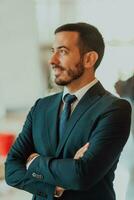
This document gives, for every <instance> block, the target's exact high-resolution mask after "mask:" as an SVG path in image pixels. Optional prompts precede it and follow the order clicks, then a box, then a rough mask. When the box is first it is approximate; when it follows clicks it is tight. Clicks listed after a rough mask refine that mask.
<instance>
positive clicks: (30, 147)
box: [5, 83, 131, 200]
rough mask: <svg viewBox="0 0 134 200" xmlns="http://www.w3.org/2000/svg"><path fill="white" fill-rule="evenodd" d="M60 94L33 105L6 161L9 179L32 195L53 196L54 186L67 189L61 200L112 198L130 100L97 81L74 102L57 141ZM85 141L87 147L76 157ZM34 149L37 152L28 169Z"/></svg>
mask: <svg viewBox="0 0 134 200" xmlns="http://www.w3.org/2000/svg"><path fill="white" fill-rule="evenodd" d="M61 98H62V93H59V94H56V95H52V96H49V97H46V98H44V99H39V100H38V101H37V102H36V103H35V105H34V106H33V107H32V109H31V111H30V112H29V114H28V116H27V119H26V122H25V124H24V127H23V130H22V132H21V133H20V135H19V136H18V138H17V140H16V142H15V144H14V145H13V146H12V148H11V150H10V152H9V155H8V157H7V160H6V163H5V178H6V181H7V183H8V184H9V185H11V186H13V187H16V188H19V189H22V190H25V191H28V192H30V193H32V194H34V196H33V199H34V200H35V199H36V200H45V199H47V200H52V199H54V198H53V193H54V190H55V186H61V187H63V188H65V189H66V191H65V192H64V193H63V195H62V197H61V198H60V200H61V199H63V200H114V199H115V193H114V190H113V180H114V171H115V169H116V166H117V162H118V160H119V156H120V153H121V151H122V149H123V147H124V145H125V143H126V141H127V139H128V136H129V130H130V116H131V107H130V105H129V103H128V102H127V101H126V100H121V99H119V98H117V97H115V96H113V95H111V94H110V93H109V92H107V91H106V90H105V89H104V88H103V87H102V85H101V84H100V83H97V84H96V85H95V86H93V87H92V88H91V89H90V90H89V91H87V93H86V94H85V95H84V97H83V98H82V99H81V100H80V102H79V103H78V105H77V107H76V108H75V110H74V112H73V113H72V115H71V117H70V119H69V121H68V125H67V128H66V131H65V136H64V138H63V139H62V141H60V143H59V144H58V118H59V117H58V116H59V115H58V112H59V108H60V104H61ZM87 142H89V143H90V146H89V149H88V151H86V153H85V154H84V156H83V157H82V158H81V159H79V160H74V159H73V157H74V155H75V153H76V151H77V150H78V149H79V148H81V147H82V146H83V145H84V144H85V143H87ZM33 152H37V153H39V154H40V156H39V157H38V158H36V159H35V160H34V161H33V163H32V164H31V165H30V167H29V169H28V170H26V167H25V165H26V160H27V158H28V157H29V155H30V154H31V153H33Z"/></svg>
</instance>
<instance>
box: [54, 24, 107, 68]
mask: <svg viewBox="0 0 134 200" xmlns="http://www.w3.org/2000/svg"><path fill="white" fill-rule="evenodd" d="M63 31H71V32H78V35H79V38H78V47H79V50H80V53H81V55H83V54H85V53H87V52H89V51H95V52H97V54H98V59H97V61H96V63H95V65H94V71H95V70H96V69H97V67H98V66H99V64H100V62H101V60H102V58H103V55H104V49H105V44H104V40H103V37H102V35H101V33H100V32H99V31H98V29H97V28H96V27H94V26H92V25H90V24H87V23H72V24H65V25H62V26H60V27H58V28H57V29H56V30H55V34H56V33H59V32H63Z"/></svg>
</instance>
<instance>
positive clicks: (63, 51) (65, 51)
mask: <svg viewBox="0 0 134 200" xmlns="http://www.w3.org/2000/svg"><path fill="white" fill-rule="evenodd" d="M59 53H60V55H62V56H64V55H67V54H68V51H67V50H66V49H59Z"/></svg>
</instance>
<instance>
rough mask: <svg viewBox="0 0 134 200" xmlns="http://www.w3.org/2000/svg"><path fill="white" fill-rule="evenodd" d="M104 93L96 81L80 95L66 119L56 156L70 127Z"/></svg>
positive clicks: (69, 132) (66, 137)
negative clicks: (63, 133) (65, 126)
mask: <svg viewBox="0 0 134 200" xmlns="http://www.w3.org/2000/svg"><path fill="white" fill-rule="evenodd" d="M104 93H105V89H104V88H103V87H102V85H101V84H100V82H98V83H97V84H96V85H95V86H93V87H92V88H91V89H89V90H88V91H87V92H86V94H85V95H84V96H83V97H82V99H81V100H80V102H79V103H78V105H77V106H76V108H75V110H74V111H73V113H72V115H71V117H70V119H69V121H68V124H67V129H66V131H65V136H64V137H63V138H62V139H61V141H60V143H59V146H58V148H57V151H56V156H58V155H59V154H60V152H61V150H62V148H63V146H64V144H65V142H66V141H67V139H68V137H69V135H70V134H71V131H72V129H73V128H74V126H75V124H76V123H77V122H78V121H79V119H80V118H81V116H82V115H83V114H84V112H86V111H87V110H88V108H89V107H91V106H92V105H93V104H95V102H96V101H98V100H99V99H100V97H101V96H102V95H103V94H104Z"/></svg>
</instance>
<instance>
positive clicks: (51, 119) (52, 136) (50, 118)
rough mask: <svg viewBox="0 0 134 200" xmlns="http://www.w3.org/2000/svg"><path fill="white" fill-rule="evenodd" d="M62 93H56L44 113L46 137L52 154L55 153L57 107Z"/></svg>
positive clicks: (58, 107)
mask: <svg viewBox="0 0 134 200" xmlns="http://www.w3.org/2000/svg"><path fill="white" fill-rule="evenodd" d="M61 99H62V93H60V94H58V95H57V96H56V97H55V99H54V98H53V99H52V100H51V102H50V104H49V106H50V107H49V108H48V111H47V113H46V119H47V123H46V124H47V130H46V131H47V137H48V141H49V144H50V149H52V152H53V155H55V152H56V148H57V143H58V124H59V123H58V120H59V109H60V105H61Z"/></svg>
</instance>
